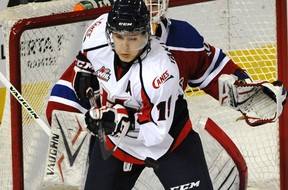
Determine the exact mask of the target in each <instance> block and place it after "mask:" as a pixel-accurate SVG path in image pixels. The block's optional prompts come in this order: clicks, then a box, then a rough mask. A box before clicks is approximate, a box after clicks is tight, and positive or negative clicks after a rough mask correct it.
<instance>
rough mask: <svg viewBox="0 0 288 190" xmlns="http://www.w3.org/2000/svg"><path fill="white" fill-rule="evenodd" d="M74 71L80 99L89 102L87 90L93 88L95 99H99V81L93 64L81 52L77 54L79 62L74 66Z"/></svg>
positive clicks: (76, 91)
mask: <svg viewBox="0 0 288 190" xmlns="http://www.w3.org/2000/svg"><path fill="white" fill-rule="evenodd" d="M74 71H75V76H74V80H73V87H74V90H75V93H76V96H77V98H78V99H79V100H80V101H85V102H89V100H88V97H87V90H88V89H89V88H92V89H93V92H94V96H95V99H96V100H97V99H98V98H99V82H98V79H97V76H96V75H95V72H94V69H93V66H92V65H91V63H90V62H89V60H88V59H87V58H86V57H85V56H84V55H83V54H82V53H81V52H79V54H78V55H77V63H76V66H75V67H74Z"/></svg>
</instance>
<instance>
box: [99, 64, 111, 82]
mask: <svg viewBox="0 0 288 190" xmlns="http://www.w3.org/2000/svg"><path fill="white" fill-rule="evenodd" d="M96 76H97V77H98V78H99V79H102V80H104V81H108V80H109V79H110V76H111V73H110V69H107V68H105V67H104V66H103V67H101V68H100V69H98V70H97V71H96Z"/></svg>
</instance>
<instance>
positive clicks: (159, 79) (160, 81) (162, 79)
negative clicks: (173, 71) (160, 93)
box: [152, 70, 174, 89]
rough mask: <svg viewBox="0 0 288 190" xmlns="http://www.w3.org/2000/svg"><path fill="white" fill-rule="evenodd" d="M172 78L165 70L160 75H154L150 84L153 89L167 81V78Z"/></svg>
mask: <svg viewBox="0 0 288 190" xmlns="http://www.w3.org/2000/svg"><path fill="white" fill-rule="evenodd" d="M172 78H174V77H173V76H172V75H170V74H169V73H168V70H167V71H165V72H164V73H163V74H162V75H161V76H160V77H156V78H155V79H154V80H153V82H152V86H153V88H155V89H158V88H160V87H161V85H163V84H164V83H165V82H166V81H168V80H169V79H172Z"/></svg>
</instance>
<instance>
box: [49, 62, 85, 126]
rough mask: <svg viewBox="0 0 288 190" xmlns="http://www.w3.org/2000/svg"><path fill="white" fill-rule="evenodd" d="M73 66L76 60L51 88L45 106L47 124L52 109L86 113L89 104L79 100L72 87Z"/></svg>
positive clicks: (50, 117)
mask: <svg viewBox="0 0 288 190" xmlns="http://www.w3.org/2000/svg"><path fill="white" fill-rule="evenodd" d="M75 66H76V60H75V61H74V62H73V63H72V64H71V65H70V66H69V67H68V69H67V70H66V71H65V72H64V73H63V75H62V76H61V78H60V79H59V80H58V81H57V82H56V84H55V85H54V86H53V88H52V91H51V93H50V97H49V100H48V104H47V108H46V118H47V120H48V122H49V124H51V119H52V112H53V111H54V110H62V111H69V112H76V113H86V111H87V109H89V105H87V104H85V103H83V102H80V101H79V99H78V98H77V96H76V93H75V91H74V89H73V87H72V83H73V79H74V76H75V72H74V67H75Z"/></svg>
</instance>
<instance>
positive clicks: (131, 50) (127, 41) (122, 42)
mask: <svg viewBox="0 0 288 190" xmlns="http://www.w3.org/2000/svg"><path fill="white" fill-rule="evenodd" d="M112 39H113V42H114V48H115V52H116V53H117V55H118V56H119V58H120V60H121V61H124V62H130V61H132V60H133V59H135V58H136V57H137V56H138V55H139V54H140V53H141V51H142V49H143V48H144V47H145V46H146V44H147V43H148V37H147V35H145V34H141V33H134V34H129V33H128V34H121V33H113V34H112Z"/></svg>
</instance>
